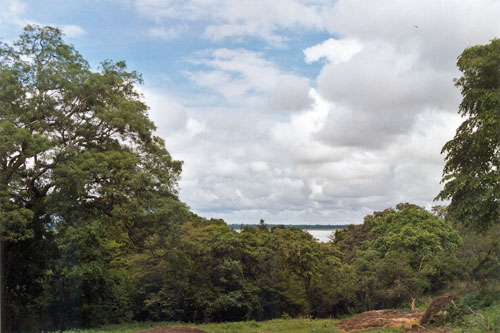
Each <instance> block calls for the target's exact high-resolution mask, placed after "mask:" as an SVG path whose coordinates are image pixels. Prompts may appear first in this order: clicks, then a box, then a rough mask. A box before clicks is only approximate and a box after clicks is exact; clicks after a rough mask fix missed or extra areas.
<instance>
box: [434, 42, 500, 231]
mask: <svg viewBox="0 0 500 333" xmlns="http://www.w3.org/2000/svg"><path fill="white" fill-rule="evenodd" d="M457 66H458V68H459V69H460V71H462V73H463V75H462V77H461V78H460V79H458V80H457V81H456V86H457V87H460V88H461V90H462V96H463V100H462V103H461V104H460V108H459V113H460V115H461V116H462V117H464V118H465V120H464V122H463V123H462V124H461V125H460V127H459V128H458V129H457V132H456V134H455V137H454V138H453V139H452V140H450V141H448V142H447V143H446V144H445V145H444V147H443V150H442V153H446V159H445V160H446V164H445V166H444V169H443V178H442V182H443V183H444V188H443V190H442V191H441V192H440V193H439V195H438V196H437V199H442V200H446V199H451V203H450V205H449V206H448V213H449V214H450V215H451V217H452V218H454V219H455V220H456V221H458V222H460V223H463V224H464V225H466V226H469V227H471V228H473V229H476V230H485V229H487V228H488V227H489V226H490V225H492V224H500V39H493V40H492V41H491V42H490V43H489V44H487V45H479V46H474V47H471V48H468V49H466V50H465V51H464V52H463V53H462V54H461V55H460V57H459V58H458V63H457Z"/></svg>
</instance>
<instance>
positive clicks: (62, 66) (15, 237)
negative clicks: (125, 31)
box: [0, 26, 187, 325]
mask: <svg viewBox="0 0 500 333" xmlns="http://www.w3.org/2000/svg"><path fill="white" fill-rule="evenodd" d="M140 83H141V77H140V75H139V74H137V73H136V72H133V71H132V72H128V71H127V70H126V65H125V63H124V62H112V61H104V62H103V63H101V66H100V67H99V68H98V69H97V70H92V69H91V68H90V66H89V65H88V63H87V61H86V60H85V59H84V58H83V57H82V56H81V55H80V54H79V53H78V52H77V51H76V50H75V49H74V48H73V46H71V45H68V44H66V43H65V42H64V41H63V40H62V36H61V32H60V31H59V30H58V29H56V28H51V27H38V26H28V27H26V28H25V29H24V33H23V34H22V35H21V36H20V38H19V40H17V41H16V42H14V44H13V46H8V45H4V44H2V45H1V46H0V142H1V145H0V206H1V211H0V219H1V221H2V223H1V228H2V229H1V240H2V274H3V277H4V279H2V281H3V286H2V288H3V292H2V297H3V301H4V302H2V303H3V305H4V306H3V308H4V309H5V311H8V312H9V313H10V314H11V315H10V316H9V317H7V318H3V320H2V323H5V322H6V320H7V325H9V322H12V321H15V320H20V318H21V317H22V316H23V315H24V316H27V317H29V316H30V314H34V313H36V311H37V307H38V306H40V304H41V303H43V297H44V291H45V289H44V288H45V287H42V285H45V286H46V284H44V281H45V280H46V279H47V277H48V275H47V274H48V273H50V274H49V275H50V276H57V275H58V274H60V273H61V274H62V272H63V271H64V270H65V269H67V266H65V267H66V268H63V267H62V266H60V267H59V268H60V270H58V269H57V267H56V266H53V264H52V263H51V261H53V260H56V259H58V260H62V259H64V260H67V261H68V262H67V264H70V263H71V264H74V265H76V266H79V269H80V270H76V269H72V276H73V277H74V278H73V279H70V280H68V281H66V282H72V283H77V284H78V283H88V282H90V281H94V282H96V281H99V280H103V279H104V280H106V279H107V282H106V283H107V284H108V287H109V288H111V289H109V290H112V289H113V288H114V287H113V286H112V285H111V284H114V285H117V284H116V280H115V282H112V281H113V279H114V278H113V277H112V275H114V274H115V273H116V272H114V273H112V272H110V271H109V269H110V268H109V269H108V268H106V269H105V270H104V271H103V270H95V269H93V268H92V267H90V266H88V265H90V262H93V261H95V259H96V258H97V257H101V258H102V260H104V261H106V260H110V258H112V257H113V256H115V255H118V254H119V252H120V251H124V248H126V247H130V246H134V247H138V248H152V247H154V244H155V243H157V242H160V241H161V238H162V237H163V236H165V235H167V234H168V230H169V229H170V228H171V227H172V225H173V224H175V222H176V221H179V220H180V219H181V216H182V214H185V211H187V210H186V209H185V207H184V205H183V204H181V203H180V201H179V200H178V199H177V182H178V179H179V176H180V172H181V162H179V161H175V160H173V159H172V157H171V156H170V154H169V153H168V151H167V150H166V149H165V146H164V142H163V140H162V139H160V138H158V137H156V136H154V135H153V131H154V129H155V126H154V124H153V123H152V122H151V120H149V118H148V115H147V110H148V107H147V106H146V105H145V104H144V103H143V102H142V100H141V96H140V95H139V94H138V93H137V91H136V90H135V86H136V85H137V84H140ZM153 230H154V233H153V232H152V231H153ZM91 247H93V249H91ZM106 256H108V257H109V258H108V259H106V258H105V257H106ZM86 265H87V266H86ZM92 274H94V275H95V279H93V278H91V277H90V275H92ZM70 275H71V274H69V275H68V274H66V277H68V276H70ZM78 275H79V276H80V277H78ZM84 275H85V276H86V278H83V276H84ZM97 275H100V276H97ZM104 275H107V277H104ZM85 281H86V282H85ZM98 285H99V284H94V285H92V284H90V285H89V286H88V287H89V288H91V289H92V288H94V289H95V288H98ZM101 285H102V284H101ZM81 290H83V293H85V290H88V291H89V292H90V291H91V290H90V289H85V287H82V289H81ZM92 292H94V293H97V294H99V293H103V290H98V289H96V290H93V291H92ZM104 294H105V293H104ZM75 297H76V299H75V300H74V301H77V299H78V298H80V299H81V298H82V297H90V295H79V296H78V295H75ZM21 314H23V315H21ZM81 315H82V314H78V316H81ZM16 318H17V319H16Z"/></svg>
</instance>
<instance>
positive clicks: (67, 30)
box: [61, 24, 87, 38]
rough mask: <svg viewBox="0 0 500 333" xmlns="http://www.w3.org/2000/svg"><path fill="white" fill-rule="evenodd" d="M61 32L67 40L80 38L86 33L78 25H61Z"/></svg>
mask: <svg viewBox="0 0 500 333" xmlns="http://www.w3.org/2000/svg"><path fill="white" fill-rule="evenodd" d="M61 30H62V31H63V33H64V34H65V35H66V36H68V37H69V38H75V37H80V36H83V35H85V34H87V31H85V29H83V28H82V27H80V26H78V25H74V24H70V25H63V26H62V27H61Z"/></svg>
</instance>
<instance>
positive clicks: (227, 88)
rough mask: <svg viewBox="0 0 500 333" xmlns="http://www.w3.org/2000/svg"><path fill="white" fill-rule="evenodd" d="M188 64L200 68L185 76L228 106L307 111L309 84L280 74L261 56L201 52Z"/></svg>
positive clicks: (243, 52) (246, 52)
mask: <svg viewBox="0 0 500 333" xmlns="http://www.w3.org/2000/svg"><path fill="white" fill-rule="evenodd" d="M190 62H191V63H192V64H194V65H196V66H199V69H197V70H193V69H192V70H191V71H189V72H186V75H187V76H188V77H189V79H190V80H191V81H192V82H194V83H196V84H197V85H199V86H201V87H204V88H206V89H207V90H209V91H211V92H214V93H216V94H218V95H220V96H222V97H223V98H224V99H225V101H226V102H228V103H230V104H245V105H247V106H248V105H249V106H252V107H263V105H264V103H263V102H264V101H266V100H267V101H268V102H269V103H268V106H270V107H271V108H272V109H275V110H290V111H298V110H303V109H305V108H307V107H308V106H309V105H310V104H311V103H312V99H311V98H310V96H309V89H310V87H309V84H308V80H307V79H305V78H302V77H297V76H295V75H291V74H288V73H285V72H283V71H281V70H280V69H279V68H278V67H277V66H276V65H275V64H274V63H273V62H271V61H269V60H267V59H266V58H265V55H264V54H263V53H260V52H254V51H249V50H246V49H241V48H240V49H215V50H209V51H205V52H200V53H199V54H198V56H197V57H193V58H192V59H190Z"/></svg>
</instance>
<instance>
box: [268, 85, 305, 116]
mask: <svg viewBox="0 0 500 333" xmlns="http://www.w3.org/2000/svg"><path fill="white" fill-rule="evenodd" d="M310 89H311V88H310V87H309V83H308V81H307V80H306V79H304V78H298V77H294V76H283V77H281V78H280V79H279V80H278V81H277V82H276V85H275V87H274V89H273V90H272V91H271V93H270V95H269V105H270V107H271V108H272V109H276V110H288V111H299V110H305V109H307V108H308V107H310V106H311V104H312V102H313V99H312V98H311V97H310V96H309V90H310Z"/></svg>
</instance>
